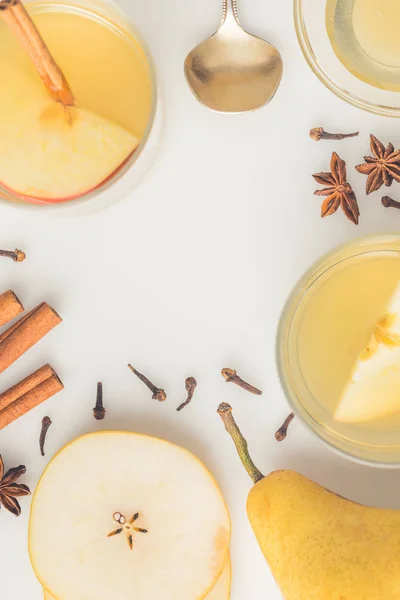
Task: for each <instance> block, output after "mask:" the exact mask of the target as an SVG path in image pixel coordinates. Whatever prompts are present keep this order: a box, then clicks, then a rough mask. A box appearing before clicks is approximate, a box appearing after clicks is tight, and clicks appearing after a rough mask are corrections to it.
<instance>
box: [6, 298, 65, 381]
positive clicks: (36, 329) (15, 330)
mask: <svg viewBox="0 0 400 600" xmlns="http://www.w3.org/2000/svg"><path fill="white" fill-rule="evenodd" d="M61 321H62V319H61V317H60V316H59V315H58V314H57V313H56V311H55V310H54V309H53V308H51V306H49V305H48V304H47V303H46V302H42V304H39V306H37V307H36V308H34V309H33V310H32V311H31V312H29V313H27V314H26V315H24V316H23V317H22V318H21V319H19V321H17V322H16V323H14V325H11V327H9V328H8V329H7V330H6V331H5V332H4V333H3V334H2V335H0V373H2V372H3V371H5V369H7V367H9V366H10V365H11V364H12V363H13V362H15V361H16V360H17V359H18V358H19V357H20V356H22V355H23V354H24V353H25V352H26V351H27V350H29V348H32V346H34V344H36V342H38V341H39V340H40V339H42V337H44V336H45V335H46V333H48V332H49V331H51V330H52V329H53V328H54V327H55V326H56V325H58V324H59V323H61Z"/></svg>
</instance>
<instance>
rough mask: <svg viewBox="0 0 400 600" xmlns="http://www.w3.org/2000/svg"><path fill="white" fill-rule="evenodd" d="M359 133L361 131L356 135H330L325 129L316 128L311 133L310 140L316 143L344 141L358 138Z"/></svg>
mask: <svg viewBox="0 0 400 600" xmlns="http://www.w3.org/2000/svg"><path fill="white" fill-rule="evenodd" d="M359 133H360V132H359V131H356V132H355V133H328V132H327V131H325V129H324V128H323V127H314V129H311V131H310V138H311V139H312V140H314V141H315V142H319V141H320V140H344V139H346V138H352V137H356V136H357V135H359Z"/></svg>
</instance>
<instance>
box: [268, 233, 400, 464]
mask: <svg viewBox="0 0 400 600" xmlns="http://www.w3.org/2000/svg"><path fill="white" fill-rule="evenodd" d="M277 353H278V365H279V371H280V377H281V382H282V384H283V387H284V390H285V392H286V395H287V398H288V400H289V402H290V404H291V406H292V408H293V410H294V412H295V414H296V415H298V416H299V417H300V418H301V419H302V420H303V421H304V422H305V423H306V424H307V426H308V427H309V428H310V429H311V430H312V431H313V432H315V433H316V434H317V435H318V437H319V438H320V439H322V440H323V441H324V442H326V443H328V444H329V445H330V446H331V447H333V448H334V449H335V450H338V451H340V452H341V453H342V454H345V455H346V456H349V457H351V458H353V459H356V460H358V461H362V462H366V463H369V464H375V465H384V466H399V465H400V235H398V234H395V235H385V236H377V237H370V238H364V239H360V240H357V241H355V242H353V243H351V244H348V245H346V246H342V247H340V248H339V249H336V250H335V251H333V252H331V253H330V254H328V255H327V256H325V257H324V258H322V259H321V260H320V261H319V262H318V263H317V264H316V265H314V266H313V267H312V269H311V270H310V271H309V272H308V273H306V275H305V276H304V277H303V278H302V279H301V281H300V282H299V283H298V284H297V286H296V287H295V289H294V291H293V293H292V294H291V296H290V298H289V300H288V302H287V304H286V307H285V309H284V312H283V315H282V318H281V323H280V327H279V334H278V345H277Z"/></svg>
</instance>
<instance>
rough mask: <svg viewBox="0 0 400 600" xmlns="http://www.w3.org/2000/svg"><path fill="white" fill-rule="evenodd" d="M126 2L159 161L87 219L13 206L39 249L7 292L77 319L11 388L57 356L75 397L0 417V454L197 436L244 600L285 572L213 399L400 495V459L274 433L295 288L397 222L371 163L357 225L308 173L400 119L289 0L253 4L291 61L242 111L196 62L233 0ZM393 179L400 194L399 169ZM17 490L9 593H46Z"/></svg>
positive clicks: (17, 234) (17, 235) (267, 438)
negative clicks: (325, 48) (159, 399)
mask: <svg viewBox="0 0 400 600" xmlns="http://www.w3.org/2000/svg"><path fill="white" fill-rule="evenodd" d="M129 4H131V5H132V4H133V6H134V8H133V9H132V8H131V9H130V10H131V11H132V14H133V15H134V18H135V21H136V23H137V25H138V26H139V29H141V31H142V32H143V33H144V35H145V37H146V39H147V41H148V43H149V45H150V48H151V50H152V52H153V55H154V59H155V62H156V66H157V69H158V75H159V84H160V89H161V96H162V100H163V109H164V131H163V141H162V143H161V146H160V151H159V156H158V160H157V162H156V163H155V165H154V167H153V169H152V171H151V173H150V174H149V175H148V176H147V178H146V179H145V180H144V181H143V183H142V184H141V186H140V187H139V188H137V189H136V190H135V191H134V192H133V193H132V194H131V196H130V197H129V198H126V199H125V200H124V201H122V202H119V203H117V204H115V205H113V206H112V207H111V208H110V209H108V210H106V211H103V212H100V213H95V214H92V215H90V216H87V217H83V218H73V219H69V218H55V217H54V216H51V215H49V214H48V213H46V212H43V211H42V210H41V209H40V208H38V209H37V211H33V212H32V211H28V212H25V211H22V210H17V209H16V208H15V207H12V206H9V205H4V204H2V205H0V246H2V247H10V248H14V247H22V248H23V249H24V250H25V251H26V252H27V254H28V259H27V260H26V262H25V263H23V264H21V265H18V264H14V263H12V262H11V261H10V262H9V261H7V260H5V259H4V260H2V262H1V263H0V288H1V290H3V289H8V288H13V289H14V290H15V292H16V293H17V294H18V295H19V296H20V297H21V299H22V301H23V302H24V304H25V306H26V307H27V308H31V307H33V306H34V305H35V304H37V303H39V302H40V301H42V300H46V301H48V302H49V303H51V304H53V305H54V307H55V308H56V309H57V310H58V311H59V312H60V314H61V315H62V316H63V318H64V323H63V324H62V325H61V326H60V327H59V328H58V329H57V330H55V331H54V332H52V333H51V334H50V335H49V336H48V337H47V338H46V339H45V340H44V341H42V342H41V343H40V344H39V345H38V346H37V347H36V348H35V349H34V350H32V351H30V352H29V353H28V354H26V355H25V356H24V357H23V358H21V359H20V360H19V361H18V362H17V363H15V364H14V365H13V366H12V367H11V368H10V369H8V370H7V372H6V373H4V374H3V375H2V376H1V380H0V385H1V388H2V389H6V388H7V387H9V386H10V385H12V384H14V383H16V382H17V381H19V380H20V379H22V378H23V377H25V376H26V375H28V374H29V373H30V372H31V371H33V370H34V369H36V368H38V367H40V366H41V365H42V364H44V363H45V362H51V364H52V365H53V366H54V368H55V369H56V370H57V371H58V373H59V375H60V376H61V378H62V379H63V381H64V384H65V391H64V392H63V393H62V394H60V395H58V396H56V397H54V398H53V399H51V400H50V401H48V402H47V403H46V405H44V406H42V407H39V408H37V409H36V410H34V411H32V412H31V413H30V414H29V415H27V416H26V417H24V418H23V419H20V421H19V422H16V423H14V424H13V425H11V426H9V427H8V428H6V429H5V430H3V431H1V432H0V453H1V454H2V455H3V457H4V460H5V463H6V467H11V466H15V465H18V464H20V463H24V464H26V466H27V470H28V472H27V475H26V477H24V479H23V481H24V482H25V483H28V484H29V485H30V486H31V488H32V489H34V487H35V484H36V482H37V479H38V477H39V476H40V474H41V472H42V470H43V468H44V466H45V465H46V463H47V461H48V459H49V458H50V457H51V456H52V455H53V454H54V452H56V451H57V450H58V449H59V448H60V447H61V446H62V445H64V444H65V443H66V442H68V441H69V440H71V439H72V438H74V437H76V436H77V435H79V434H81V433H84V432H86V431H93V430H96V429H100V428H101V427H107V428H128V429H132V430H135V431H140V432H146V433H149V434H154V435H159V436H162V437H165V438H167V439H169V440H172V441H174V442H177V443H179V444H182V445H184V446H186V447H187V448H189V449H190V450H192V451H194V452H195V453H197V454H198V455H199V456H200V457H201V458H202V459H203V460H204V461H205V463H206V464H207V465H208V466H209V467H210V469H211V470H212V472H213V473H214V474H215V475H216V477H217V479H218V481H219V483H220V485H221V487H222V489H223V492H224V494H225V497H226V500H227V503H228V505H229V509H230V511H231V515H232V522H233V539H232V556H233V588H232V599H233V600H243V598H249V599H251V600H262V599H263V598H266V597H268V598H270V599H271V600H275V599H278V598H280V594H279V591H278V588H277V587H276V585H275V583H274V581H273V579H272V576H271V574H270V572H269V570H268V567H267V565H266V563H265V561H264V559H263V557H262V554H261V552H260V550H259V548H258V546H257V543H256V541H255V538H254V537H253V533H252V531H251V529H250V526H249V524H248V521H247V518H246V514H245V503H246V496H247V493H248V491H249V489H250V486H251V483H250V480H249V479H248V477H247V475H246V473H245V472H244V470H243V468H242V466H241V464H240V462H239V460H238V458H237V456H236V454H235V450H234V447H233V445H232V443H231V441H230V440H229V439H228V437H227V434H226V433H225V432H224V429H223V426H222V423H221V422H220V420H219V417H218V416H217V415H216V409H217V406H218V403H219V402H221V401H228V402H230V403H232V405H233V407H234V411H235V415H236V418H237V420H238V422H239V423H240V425H241V427H242V430H243V432H244V433H245V434H246V435H247V437H248V440H249V444H250V448H251V451H252V454H253V458H254V460H255V462H256V463H257V464H258V466H259V467H260V469H262V470H263V471H264V472H266V473H267V472H268V471H270V470H272V469H277V468H286V467H288V468H293V469H298V470H299V471H300V472H302V473H304V474H306V475H308V476H310V477H312V478H313V479H315V480H316V481H318V482H319V483H321V484H323V485H325V486H327V487H329V488H331V489H333V490H335V491H336V492H338V493H339V494H343V495H345V496H347V497H349V498H351V499H353V500H357V501H361V502H365V503H368V504H375V505H379V506H388V507H389V506H390V507H395V506H397V507H399V508H400V500H399V499H398V489H399V484H400V473H398V472H396V471H386V472H385V471H384V470H379V469H372V468H367V467H362V466H358V465H355V464H352V463H351V462H349V461H346V460H345V459H343V458H341V457H339V456H336V455H335V454H334V453H333V452H332V451H330V450H328V449H326V448H324V447H323V446H322V445H321V444H320V443H319V442H317V441H315V440H314V439H313V438H312V436H311V435H310V434H309V433H308V432H307V431H306V430H305V428H304V427H303V426H302V425H301V423H300V422H298V421H297V422H294V423H293V425H292V428H291V430H290V435H289V438H288V439H287V441H286V442H285V443H283V444H281V445H278V444H277V443H276V442H275V440H274V431H275V429H276V428H277V427H278V426H279V425H280V423H281V421H282V420H283V418H284V417H286V415H287V412H288V407H287V404H286V401H285V398H284V396H283V393H282V390H281V388H280V384H279V381H278V377H277V373H276V364H275V335H276V328H277V323H278V319H279V316H280V313H281V310H282V307H283V304H284V302H285V300H286V297H287V295H288V293H289V291H290V289H291V287H292V286H293V285H294V283H295V282H296V280H297V279H298V277H299V276H300V275H301V274H302V273H303V272H304V271H305V269H307V268H308V267H309V266H310V265H311V263H312V262H313V261H314V260H315V259H317V258H318V257H319V256H320V255H321V254H322V253H323V252H325V251H327V250H329V249H331V248H332V247H334V246H335V245H337V244H338V243H340V242H344V241H347V240H350V239H352V238H354V237H356V236H358V235H365V234H370V233H377V232H386V231H393V230H398V229H399V226H400V212H396V211H394V210H393V211H391V210H385V209H384V208H382V207H381V205H380V197H381V195H382V194H379V193H377V194H373V195H372V196H370V197H368V198H366V196H365V193H364V186H365V178H364V177H363V176H361V175H359V174H358V173H356V172H355V171H351V175H350V177H349V178H350V181H351V183H352V184H353V185H354V188H355V190H356V191H357V193H358V197H359V202H360V208H361V223H360V225H359V226H358V228H357V227H355V226H354V225H353V224H352V223H350V222H349V221H347V220H346V219H345V218H344V216H343V214H341V213H339V212H338V213H337V214H336V215H334V216H332V217H329V218H327V219H325V220H324V221H322V220H321V219H320V199H319V198H317V197H315V196H313V191H314V190H315V188H316V185H315V182H314V181H313V180H312V178H311V173H313V172H316V171H321V170H328V169H327V167H328V164H329V158H330V152H331V150H332V149H337V150H338V151H339V152H340V154H341V155H342V156H343V158H345V159H346V160H347V162H348V165H349V166H354V165H355V164H358V163H359V162H362V156H363V155H364V154H366V153H367V151H368V134H369V132H370V131H373V132H375V133H376V134H377V135H378V136H380V137H381V138H382V139H383V141H385V142H388V141H392V142H393V143H394V144H395V145H396V147H398V146H399V145H400V130H399V126H398V122H397V121H394V120H389V119H383V118H378V117H375V116H372V115H368V114H367V113H362V112H360V111H358V110H356V109H354V108H352V107H350V106H347V105H346V104H344V103H343V102H342V101H340V100H339V99H337V98H336V97H334V96H333V95H332V94H331V93H330V92H329V91H328V90H326V89H325V88H324V87H323V86H322V84H320V83H319V81H318V80H317V79H316V78H315V76H314V75H313V74H312V73H311V72H310V70H309V68H308V66H307V65H306V63H305V61H304V59H303V57H302V55H301V52H300V49H299V47H298V44H297V40H296V36H295V31H294V27H293V22H292V5H291V4H292V3H291V2H290V0H286V1H284V2H275V1H272V0H268V1H267V0H242V1H241V3H240V5H241V6H240V12H241V17H242V21H243V24H244V25H245V26H246V28H247V29H249V30H250V31H253V32H255V33H256V34H258V35H260V36H264V37H265V38H267V39H269V40H270V41H272V42H273V43H274V44H276V45H277V46H278V47H279V49H280V51H281V53H282V56H283V59H284V64H285V73H284V78H283V81H282V85H281V87H280V89H279V91H278V93H277V95H276V97H275V99H274V101H273V102H272V103H271V104H270V105H269V106H268V107H266V108H264V109H263V110H261V111H259V112H257V113H253V114H245V115H239V116H226V115H219V114H215V113H212V112H210V111H208V110H206V109H204V108H203V107H201V106H200V105H199V104H197V102H196V100H195V99H194V98H193V97H192V95H191V93H190V91H189V89H188V88H187V86H186V83H185V80H184V76H183V71H182V65H183V60H184V57H185V55H186V53H187V52H188V51H189V50H190V49H191V47H193V46H194V45H195V44H196V43H197V42H199V41H200V40H201V39H202V38H204V37H206V36H207V35H208V34H210V33H211V32H212V31H213V29H215V28H216V27H217V25H218V23H219V20H220V5H219V4H220V3H219V0H214V1H211V0H207V2H206V1H205V0H201V1H197V2H194V1H193V0H192V1H190V2H189V1H188V0H168V1H166V0H134V1H133V2H132V0H129V1H128V0H125V5H126V6H128V5H129ZM4 85H5V83H4V82H3V86H4ZM2 93H5V92H4V90H3V92H2ZM317 125H323V126H324V127H325V128H326V129H328V130H333V131H335V130H336V131H337V130H344V131H346V130H354V129H360V131H361V135H360V137H359V138H358V139H355V140H349V141H344V142H339V143H337V144H334V145H332V144H331V143H329V142H320V143H319V144H316V143H315V142H312V141H311V140H310V139H309V137H308V130H309V129H310V128H311V127H313V126H317ZM395 185H396V184H395ZM392 193H393V195H394V196H395V197H397V198H399V199H400V187H399V186H398V185H397V186H396V187H394V188H393V189H392ZM128 362H133V363H135V364H136V366H137V368H139V369H141V370H143V371H144V372H145V373H147V374H148V375H149V376H151V377H152V378H153V379H154V380H155V381H156V383H158V384H159V385H160V387H165V388H166V390H167V392H168V401H167V402H166V403H165V404H164V405H160V404H158V403H154V402H152V401H151V399H150V395H149V393H148V391H147V390H146V389H145V388H144V387H143V386H142V384H141V383H140V382H139V381H137V380H136V379H135V378H134V376H133V375H132V374H131V372H130V371H128V369H127V367H126V365H127V363H128ZM225 366H230V367H235V368H237V369H238V371H239V372H240V373H241V374H242V375H243V376H244V377H247V378H248V379H249V380H251V381H252V382H253V383H254V384H255V385H258V386H260V387H261V388H262V389H263V390H264V394H263V396H262V397H260V398H257V397H253V396H250V395H248V394H247V393H245V392H243V391H241V390H240V389H238V388H235V387H234V386H232V385H229V386H228V385H227V384H225V383H224V381H223V379H222V377H221V376H220V374H219V372H220V369H221V368H222V367H225ZM188 375H194V376H196V377H197V379H198V381H199V386H198V390H197V392H196V396H195V400H194V401H193V403H192V405H191V406H190V407H189V408H187V409H185V410H184V411H183V412H182V413H179V414H178V413H176V411H175V408H176V406H177V405H178V404H179V403H180V402H181V401H182V400H183V399H184V396H185V393H184V380H185V378H186V377H187V376H188ZM98 380H102V381H103V382H104V391H105V402H106V407H107V410H108V412H107V417H106V420H105V421H104V422H103V423H101V424H97V423H96V422H95V421H94V420H93V417H92V415H91V410H92V407H93V404H94V398H95V389H96V382H97V381H98ZM45 414H48V415H50V417H51V418H52V419H53V422H54V424H53V426H52V428H51V430H50V431H49V436H48V443H47V457H46V458H45V459H43V458H41V457H40V455H39V448H38V436H39V431H40V424H41V419H42V417H43V416H44V415H45ZM78 484H79V483H78V482H77V485H78ZM21 504H22V506H23V514H22V516H21V517H20V518H19V519H15V517H13V516H12V515H10V514H9V513H6V512H5V511H1V513H0V576H1V598H2V600H3V599H4V600H19V599H22V598H29V599H30V600H39V599H40V598H41V589H40V586H39V584H38V583H37V581H36V579H35V577H34V574H33V572H32V570H31V567H30V563H29V558H28V552H27V524H28V515H29V499H22V501H21ZM57 518H58V515H57V507H55V512H54V514H49V519H50V520H51V521H52V522H53V523H54V526H55V527H56V526H57ZM138 600H140V599H138ZM188 600H190V599H188Z"/></svg>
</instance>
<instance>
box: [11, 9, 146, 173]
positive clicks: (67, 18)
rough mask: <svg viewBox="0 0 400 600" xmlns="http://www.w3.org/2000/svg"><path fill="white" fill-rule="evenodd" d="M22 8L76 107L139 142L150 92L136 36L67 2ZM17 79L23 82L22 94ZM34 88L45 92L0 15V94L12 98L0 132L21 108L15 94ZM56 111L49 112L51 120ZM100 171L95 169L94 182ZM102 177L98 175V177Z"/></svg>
mask: <svg viewBox="0 0 400 600" xmlns="http://www.w3.org/2000/svg"><path fill="white" fill-rule="evenodd" d="M27 7H28V9H29V11H30V14H31V15H32V18H33V20H34V22H35V24H36V26H37V28H38V30H39V32H40V33H41V35H42V37H43V39H44V41H45V42H46V44H47V46H48V47H49V49H50V52H51V53H52V55H53V56H54V58H55V60H56V62H57V63H58V64H59V66H60V68H61V70H62V71H63V73H64V75H65V77H66V79H67V81H68V83H69V85H70V87H71V89H72V91H73V94H74V96H75V98H76V101H77V105H78V107H82V108H83V109H85V110H87V111H90V113H91V114H94V115H98V116H99V117H101V118H104V119H107V122H110V123H113V124H114V123H115V124H117V125H118V126H120V127H122V128H123V129H124V130H125V131H126V132H129V134H132V135H133V136H134V137H135V138H136V139H137V142H138V143H139V142H140V140H141V139H142V138H143V136H144V134H145V133H146V131H147V127H148V124H149V121H150V119H151V116H152V105H153V90H152V75H151V68H150V65H149V61H148V59H147V56H146V54H145V52H144V50H143V48H142V47H141V45H140V43H139V42H138V40H137V39H135V38H134V37H133V36H132V35H131V33H130V31H129V30H128V29H125V28H124V27H123V26H119V25H118V24H116V23H115V22H112V21H109V20H107V19H106V18H104V17H103V16H100V15H99V14H97V13H94V12H92V11H89V10H82V9H81V8H78V7H73V6H69V5H67V4H65V5H64V4H53V5H51V4H41V3H37V4H36V3H35V4H32V5H31V4H28V5H27ZM21 82H26V84H25V85H26V86H29V87H27V91H26V93H24V89H23V88H22V89H21V86H22V85H23V84H22V83H21ZM35 88H37V90H38V92H39V93H40V94H42V95H46V94H47V90H46V89H45V87H44V85H43V83H42V81H41V79H40V78H39V76H38V74H37V72H36V70H35V67H34V66H33V64H32V63H31V61H30V59H29V58H28V56H27V54H26V53H25V51H24V50H23V48H22V47H21V46H20V44H19V42H18V41H17V40H16V38H15V37H14V35H13V34H12V33H11V31H10V30H9V29H8V27H7V26H6V25H5V23H4V22H3V21H2V20H1V19H0V94H2V95H3V96H2V97H3V99H5V100H6V99H7V98H8V99H9V98H13V97H14V96H15V97H16V98H17V100H15V99H14V100H13V101H12V102H13V104H12V108H11V107H9V108H8V109H7V112H8V118H7V119H3V120H2V124H1V127H0V136H1V133H2V128H5V127H7V124H8V123H15V122H16V123H17V124H18V122H19V115H20V111H21V110H25V109H24V108H20V106H19V102H18V98H21V99H22V98H26V97H27V96H28V97H32V95H31V94H33V93H34V92H36V89H35ZM17 90H18V91H17ZM28 90H29V91H28ZM0 98H1V96H0ZM51 102H52V100H51V98H50V95H49V103H51ZM31 104H32V103H31ZM6 106H7V102H6ZM21 106H22V103H21ZM24 106H25V105H24ZM55 107H57V105H55ZM46 114H47V113H46ZM51 114H52V113H51ZM51 114H50V113H49V119H50V121H51ZM57 115H58V113H57V111H55V115H54V118H53V121H54V122H56V118H57ZM41 118H42V117H41ZM50 124H51V123H50ZM3 131H4V129H3ZM60 135H61V134H60ZM3 139H4V137H3ZM100 143H101V141H99V144H100ZM132 149H133V148H132ZM3 150H4V149H3ZM5 151H6V149H5ZM98 151H99V152H100V151H101V149H100V148H98ZM130 152H131V151H129V152H128V153H127V154H126V156H124V157H123V159H122V160H124V159H125V158H128V155H129V154H130ZM121 162H122V161H121ZM102 175H103V173H99V181H98V183H101V176H102ZM108 175H109V173H104V177H103V180H104V179H105V177H106V176H108Z"/></svg>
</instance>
